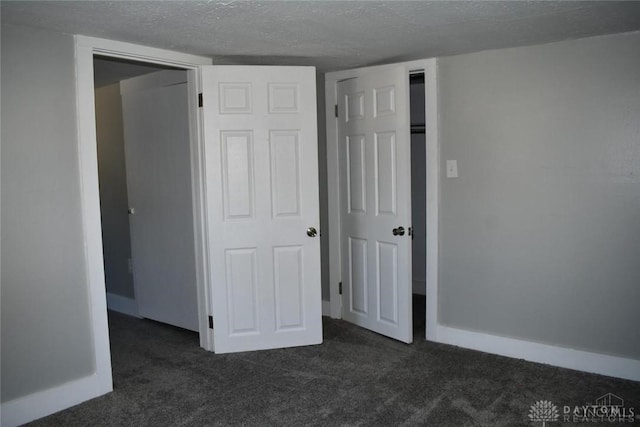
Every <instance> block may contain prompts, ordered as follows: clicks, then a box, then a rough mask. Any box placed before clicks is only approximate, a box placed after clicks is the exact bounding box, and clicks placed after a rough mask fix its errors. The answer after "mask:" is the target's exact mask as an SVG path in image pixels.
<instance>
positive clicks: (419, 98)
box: [409, 71, 427, 340]
mask: <svg viewBox="0 0 640 427" xmlns="http://www.w3.org/2000/svg"><path fill="white" fill-rule="evenodd" d="M409 102H410V118H411V222H412V233H411V239H412V241H411V243H412V245H411V246H412V247H411V252H412V254H411V255H412V256H411V257H412V271H411V276H412V288H413V292H412V293H413V298H412V308H413V336H414V340H421V339H424V336H425V327H426V325H425V320H426V315H425V313H426V277H427V275H426V273H427V271H426V238H427V235H426V213H427V209H426V207H427V204H426V195H427V176H426V151H425V145H426V139H425V122H426V120H425V82H424V71H419V72H415V73H411V74H409Z"/></svg>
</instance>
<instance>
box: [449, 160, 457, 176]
mask: <svg viewBox="0 0 640 427" xmlns="http://www.w3.org/2000/svg"><path fill="white" fill-rule="evenodd" d="M457 177H458V161H457V160H447V178H457Z"/></svg>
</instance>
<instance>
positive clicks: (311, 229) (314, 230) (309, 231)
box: [307, 227, 318, 237]
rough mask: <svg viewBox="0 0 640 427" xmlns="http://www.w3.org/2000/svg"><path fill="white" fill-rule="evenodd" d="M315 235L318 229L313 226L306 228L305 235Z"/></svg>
mask: <svg viewBox="0 0 640 427" xmlns="http://www.w3.org/2000/svg"><path fill="white" fill-rule="evenodd" d="M317 235H318V230H316V229H315V227H309V228H307V236H309V237H316V236H317Z"/></svg>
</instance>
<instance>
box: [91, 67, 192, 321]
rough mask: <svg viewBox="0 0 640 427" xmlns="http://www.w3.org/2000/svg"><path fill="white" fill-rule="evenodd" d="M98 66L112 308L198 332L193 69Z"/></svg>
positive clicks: (98, 118)
mask: <svg viewBox="0 0 640 427" xmlns="http://www.w3.org/2000/svg"><path fill="white" fill-rule="evenodd" d="M93 65H94V95H95V116H96V117H95V120H96V145H97V154H98V156H97V160H98V181H99V196H100V214H101V225H102V242H103V254H104V255H103V257H104V272H105V285H106V286H105V287H106V296H107V308H108V309H109V310H110V311H115V312H120V313H123V314H127V315H131V316H135V317H144V318H148V319H151V320H155V321H159V322H162V323H166V324H170V325H173V326H177V327H180V328H184V329H189V330H193V331H196V332H197V331H198V299H197V288H196V265H195V255H194V250H195V243H194V231H193V230H194V226H193V225H194V224H193V221H194V216H193V211H192V206H193V204H194V203H193V198H192V194H193V192H192V191H191V165H190V157H191V156H190V132H189V109H188V96H187V94H188V93H187V71H186V70H182V69H178V68H175V67H170V66H164V65H157V64H151V63H144V62H139V61H132V60H124V59H119V58H111V57H103V56H98V55H94V58H93Z"/></svg>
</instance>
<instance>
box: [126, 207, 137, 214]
mask: <svg viewBox="0 0 640 427" xmlns="http://www.w3.org/2000/svg"><path fill="white" fill-rule="evenodd" d="M127 212H128V213H129V215H135V214H136V208H129V209H127Z"/></svg>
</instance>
